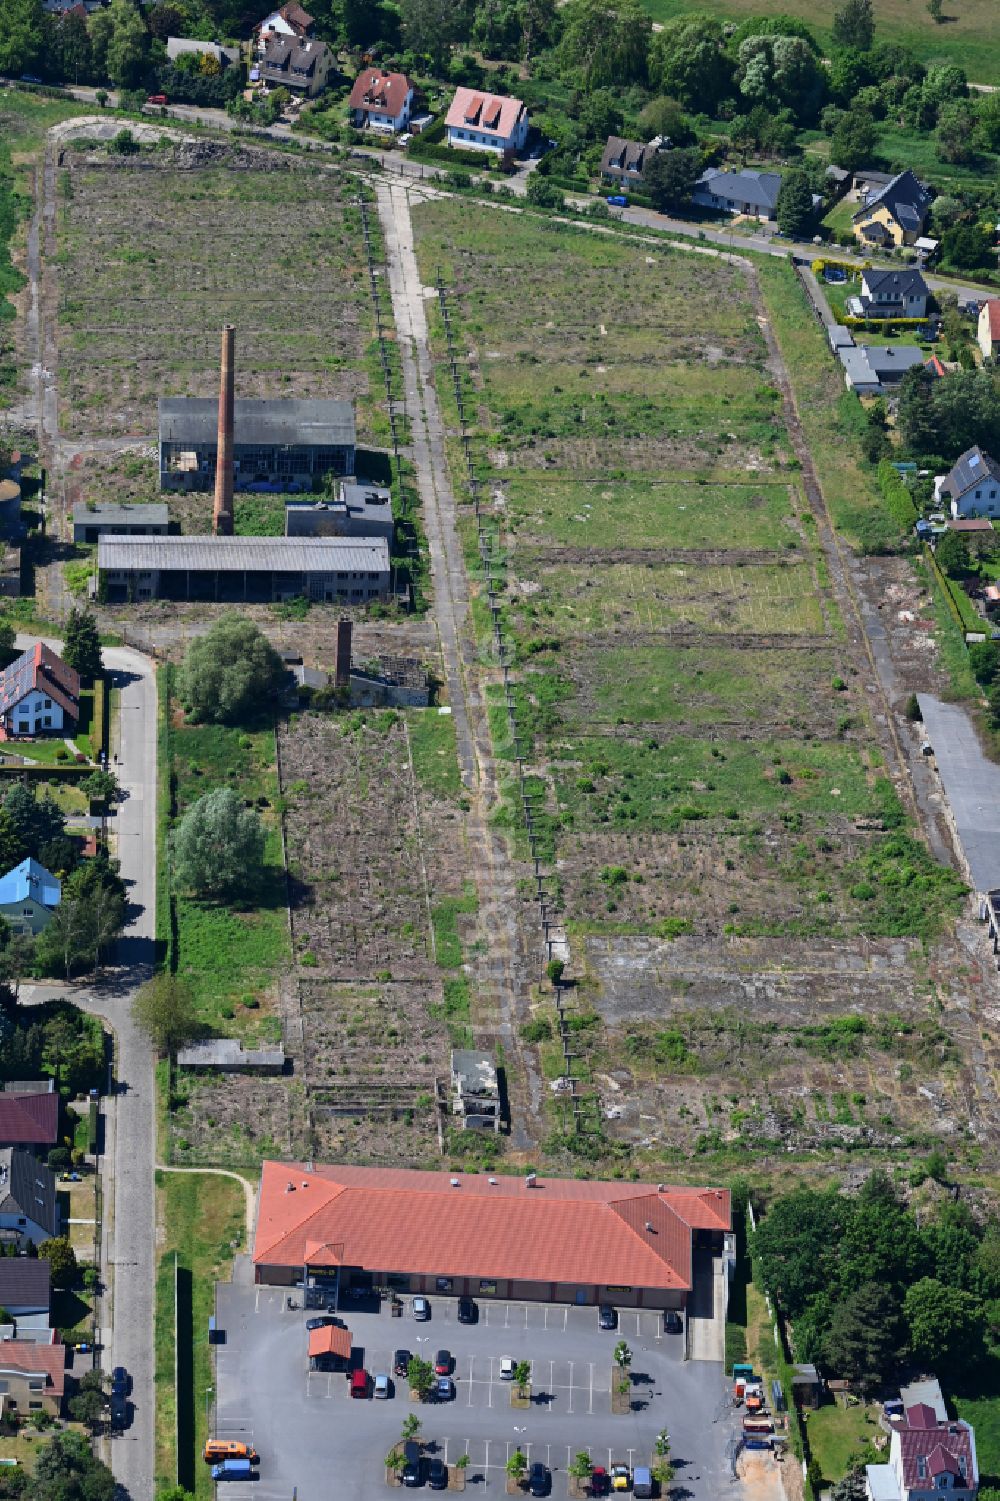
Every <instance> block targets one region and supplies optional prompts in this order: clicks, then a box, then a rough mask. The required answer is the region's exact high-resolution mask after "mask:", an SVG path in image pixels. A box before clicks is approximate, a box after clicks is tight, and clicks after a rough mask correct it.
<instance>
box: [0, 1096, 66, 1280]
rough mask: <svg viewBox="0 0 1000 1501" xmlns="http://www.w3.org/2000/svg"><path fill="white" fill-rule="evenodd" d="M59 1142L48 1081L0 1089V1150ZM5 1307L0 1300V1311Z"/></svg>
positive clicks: (54, 1101)
mask: <svg viewBox="0 0 1000 1501" xmlns="http://www.w3.org/2000/svg"><path fill="white" fill-rule="evenodd" d="M58 1140H59V1096H58V1095H57V1094H56V1090H55V1085H54V1083H53V1081H52V1080H51V1079H46V1080H44V1081H40V1082H39V1083H38V1084H37V1085H35V1086H34V1088H33V1089H32V1090H31V1091H30V1092H28V1091H25V1092H24V1093H21V1092H20V1090H18V1091H14V1090H12V1089H11V1088H10V1086H9V1085H8V1086H7V1088H4V1087H3V1086H2V1085H0V1147H44V1148H46V1150H47V1149H48V1148H49V1147H54V1146H55V1144H56V1142H57V1141H58ZM3 1306H6V1305H4V1303H3V1300H2V1299H0V1307H3Z"/></svg>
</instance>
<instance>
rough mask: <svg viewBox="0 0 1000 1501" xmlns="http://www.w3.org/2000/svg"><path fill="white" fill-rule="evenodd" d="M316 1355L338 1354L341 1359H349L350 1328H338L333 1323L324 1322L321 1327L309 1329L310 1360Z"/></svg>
mask: <svg viewBox="0 0 1000 1501" xmlns="http://www.w3.org/2000/svg"><path fill="white" fill-rule="evenodd" d="M316 1355H339V1356H340V1358H341V1359H342V1360H349V1359H350V1355H351V1331H350V1329H338V1328H337V1326H336V1325H335V1324H324V1325H323V1327H322V1328H321V1329H310V1331H309V1358H310V1360H311V1359H312V1358H313V1357H314V1356H316Z"/></svg>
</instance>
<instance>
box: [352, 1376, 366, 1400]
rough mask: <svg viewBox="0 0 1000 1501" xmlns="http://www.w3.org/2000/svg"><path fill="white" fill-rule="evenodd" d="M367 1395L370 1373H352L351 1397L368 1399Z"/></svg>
mask: <svg viewBox="0 0 1000 1501" xmlns="http://www.w3.org/2000/svg"><path fill="white" fill-rule="evenodd" d="M367 1395H368V1372H367V1371H363V1370H360V1371H352V1372H351V1396H352V1397H367Z"/></svg>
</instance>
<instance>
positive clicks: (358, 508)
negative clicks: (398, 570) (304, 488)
mask: <svg viewBox="0 0 1000 1501" xmlns="http://www.w3.org/2000/svg"><path fill="white" fill-rule="evenodd" d="M285 536H286V537H384V538H385V540H386V541H387V542H388V543H389V544H390V546H391V545H392V539H393V522H392V496H391V494H390V492H389V490H387V489H386V488H385V487H384V486H383V485H367V484H360V483H358V482H357V481H345V482H344V483H343V484H340V485H338V486H337V499H336V500H316V501H310V500H293V501H290V502H289V504H288V505H286V507H285Z"/></svg>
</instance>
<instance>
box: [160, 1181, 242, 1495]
mask: <svg viewBox="0 0 1000 1501" xmlns="http://www.w3.org/2000/svg"><path fill="white" fill-rule="evenodd" d="M156 1187H157V1221H158V1232H159V1238H158V1242H157V1244H158V1250H159V1263H158V1269H157V1275H156V1335H155V1354H156V1478H157V1485H158V1486H164V1487H166V1486H169V1485H173V1484H175V1483H176V1482H177V1480H178V1478H179V1479H180V1482H181V1483H182V1484H183V1485H184V1486H185V1487H186V1488H187V1489H188V1490H191V1491H193V1492H194V1494H195V1496H196V1497H198V1498H199V1501H210V1498H211V1497H212V1495H213V1494H214V1487H213V1485H212V1481H211V1477H210V1474H209V1469H208V1466H207V1465H205V1464H203V1463H202V1462H201V1455H200V1450H201V1447H202V1445H203V1444H204V1441H205V1438H206V1437H207V1433H206V1427H205V1393H206V1391H207V1390H208V1388H209V1387H211V1386H214V1384H215V1382H214V1371H213V1368H212V1357H211V1352H210V1349H209V1344H208V1334H207V1331H208V1320H209V1317H210V1316H211V1315H212V1314H213V1313H214V1312H215V1283H216V1281H219V1280H223V1279H225V1278H226V1277H228V1275H229V1269H230V1267H231V1265H232V1259H233V1255H234V1253H235V1251H236V1250H238V1249H239V1248H240V1247H241V1246H242V1244H243V1240H244V1235H245V1226H246V1220H245V1214H244V1197H243V1192H242V1190H241V1188H240V1186H239V1184H238V1183H234V1182H233V1181H232V1179H229V1178H221V1177H217V1176H214V1175H210V1174H205V1173H157V1175H156ZM175 1253H176V1255H177V1258H178V1265H179V1269H180V1274H181V1275H180V1281H179V1286H178V1291H179V1299H178V1301H179V1308H180V1319H179V1328H178V1331H177V1333H178V1337H177V1343H176V1358H177V1370H178V1385H177V1390H176V1391H175V1389H174V1352H175V1344H174V1256H175ZM175 1435H176V1440H175Z"/></svg>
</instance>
